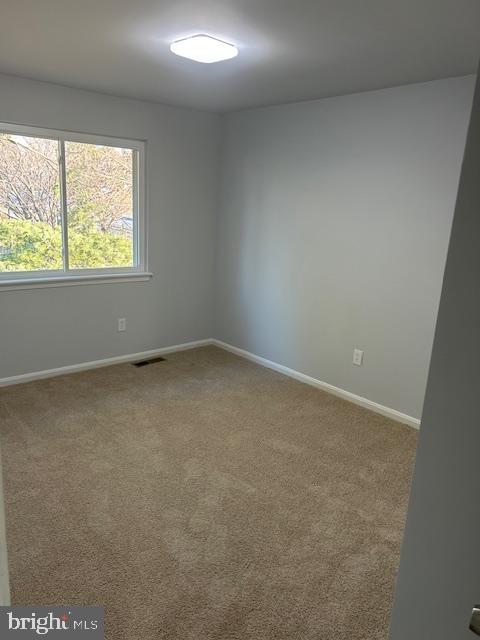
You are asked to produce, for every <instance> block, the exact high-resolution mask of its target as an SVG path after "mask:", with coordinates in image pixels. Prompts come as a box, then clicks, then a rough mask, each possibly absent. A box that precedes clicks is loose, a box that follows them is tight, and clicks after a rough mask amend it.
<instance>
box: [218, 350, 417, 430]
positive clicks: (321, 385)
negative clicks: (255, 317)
mask: <svg viewBox="0 0 480 640" xmlns="http://www.w3.org/2000/svg"><path fill="white" fill-rule="evenodd" d="M211 343H212V344H214V345H215V346H217V347H220V348H221V349H225V351H230V352H231V353H234V354H235V355H237V356H241V357H242V358H246V359H247V360H251V361H252V362H256V363H257V364H260V365H262V366H263V367H266V368H267V369H273V370H274V371H278V372H279V373H283V374H285V375H286V376H289V377H290V378H295V380H299V381H300V382H304V383H305V384H309V385H311V386H312V387H317V389H322V391H327V392H328V393H332V394H333V395H335V396H338V397H339V398H343V399H344V400H348V401H349V402H353V403H354V404H358V405H359V406H360V407H364V408H365V409H370V411H374V412H375V413H379V414H381V415H382V416H386V417H387V418H391V419H392V420H396V421H397V422H402V423H403V424H406V425H408V426H410V427H414V428H415V429H418V428H419V427H420V420H418V419H417V418H413V417H412V416H409V415H407V414H406V413H401V412H400V411H397V410H396V409H390V408H389V407H385V406H383V405H382V404H378V402H373V400H368V399H367V398H363V397H362V396H357V395H356V394H355V393H351V392H350V391H345V390H344V389H340V388H339V387H335V386H333V385H332V384H329V383H328V382H322V381H321V380H317V378H312V377H311V376H307V375H306V374H305V373H300V372H299V371H295V369H290V368H289V367H286V366H285V365H283V364H278V363H276V362H273V361H272V360H267V358H262V357H261V356H257V355H255V354H254V353H250V351H245V349H240V348H239V347H234V346H233V345H231V344H228V343H227V342H223V341H222V340H215V339H214V340H212V341H211Z"/></svg>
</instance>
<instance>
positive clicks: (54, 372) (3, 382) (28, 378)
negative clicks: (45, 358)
mask: <svg viewBox="0 0 480 640" xmlns="http://www.w3.org/2000/svg"><path fill="white" fill-rule="evenodd" d="M210 344H213V340H211V339H210V338H207V339H206V340H194V341H193V342H184V343H182V344H175V345H173V346H171V347H161V348H160V349H150V350H149V351H140V352H139V353H128V354H126V355H122V356H113V357H112V358H104V359H102V360H92V361H91V362H80V363H79V364H70V365H67V366H65V367H57V368H56V369H45V370H43V371H33V372H32V373H21V374H20V375H17V376H10V377H9V378H0V387H7V386H9V385H12V384H20V383H22V382H32V381H33V380H41V379H43V378H53V377H55V376H63V375H65V374H66V373H77V372H78V371H86V370H87V369H98V368H100V367H109V366H110V365H112V364H122V363H124V362H135V361H136V360H146V359H148V358H153V357H155V356H161V355H163V354H165V353H173V352H174V351H186V350H187V349H195V348H196V347H205V346H207V345H210Z"/></svg>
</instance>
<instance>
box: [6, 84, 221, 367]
mask: <svg viewBox="0 0 480 640" xmlns="http://www.w3.org/2000/svg"><path fill="white" fill-rule="evenodd" d="M2 121H6V122H15V123H21V124H29V125H35V126H41V127H49V128H56V129H65V130H72V131H80V132H87V133H99V134H102V135H112V136H118V137H123V138H136V139H146V140H147V170H148V175H147V185H148V186H147V196H148V224H149V257H150V264H149V268H150V270H151V271H153V272H154V277H153V279H152V280H151V281H149V282H133V283H128V284H124V283H122V284H97V285H85V286H76V287H59V288H51V289H36V290H24V291H3V292H2V291H0V378H2V377H7V376H13V375H16V374H21V373H25V372H31V371H38V370H43V369H50V368H55V367H59V366H63V365H68V364H76V363H79V362H85V361H90V360H97V359H101V358H106V357H110V356H115V355H121V354H128V353H135V352H139V351H145V350H148V349H155V348H158V347H162V346H168V345H173V344H178V343H181V342H186V341H190V340H196V339H201V338H210V337H211V335H212V331H213V269H214V239H215V238H214V236H215V231H214V227H215V215H216V211H215V207H216V196H217V177H218V175H217V174H218V171H217V169H218V135H219V126H218V116H216V115H213V114H207V113H202V112H196V111H190V110H185V109H175V108H170V107H164V106H160V105H155V104H149V103H146V102H139V101H134V100H127V99H121V98H114V97H111V96H106V95H101V94H96V93H91V92H87V91H79V90H75V89H68V88H65V87H60V86H57V85H53V84H48V83H41V82H35V81H31V80H25V79H20V78H14V77H11V76H0V122H2ZM117 317H125V318H126V319H127V331H126V332H125V333H117V332H116V318H117Z"/></svg>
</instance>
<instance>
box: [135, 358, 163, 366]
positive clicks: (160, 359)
mask: <svg viewBox="0 0 480 640" xmlns="http://www.w3.org/2000/svg"><path fill="white" fill-rule="evenodd" d="M154 362H165V358H162V357H161V356H158V358H150V360H140V362H132V364H133V366H134V367H146V366H147V364H153V363H154Z"/></svg>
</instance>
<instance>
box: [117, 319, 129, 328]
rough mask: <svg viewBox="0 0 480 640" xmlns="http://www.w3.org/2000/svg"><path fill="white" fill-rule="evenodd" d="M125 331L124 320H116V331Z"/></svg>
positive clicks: (125, 321)
mask: <svg viewBox="0 0 480 640" xmlns="http://www.w3.org/2000/svg"><path fill="white" fill-rule="evenodd" d="M126 330H127V320H126V318H118V320H117V331H126Z"/></svg>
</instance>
